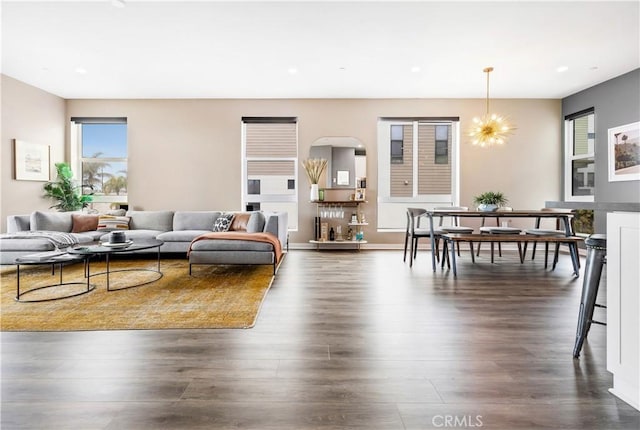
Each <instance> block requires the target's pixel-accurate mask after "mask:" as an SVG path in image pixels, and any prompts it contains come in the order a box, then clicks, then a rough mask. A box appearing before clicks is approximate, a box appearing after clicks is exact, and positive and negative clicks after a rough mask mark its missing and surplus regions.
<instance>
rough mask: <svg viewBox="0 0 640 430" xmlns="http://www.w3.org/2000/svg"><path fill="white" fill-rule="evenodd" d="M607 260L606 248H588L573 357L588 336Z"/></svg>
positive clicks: (578, 353)
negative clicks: (603, 267) (603, 268)
mask: <svg viewBox="0 0 640 430" xmlns="http://www.w3.org/2000/svg"><path fill="white" fill-rule="evenodd" d="M605 261H606V248H602V247H598V248H592V247H589V248H588V249H587V262H586V266H585V274H584V282H583V285H582V297H581V299H580V311H579V314H578V329H577V331H576V343H575V346H574V348H573V357H574V358H578V357H579V356H580V350H582V344H583V343H584V340H585V339H586V337H587V333H588V332H589V328H591V323H592V322H596V323H598V321H593V309H594V307H595V306H596V296H597V295H598V287H599V286H600V278H601V276H602V266H603V264H604V263H605ZM600 324H602V323H600Z"/></svg>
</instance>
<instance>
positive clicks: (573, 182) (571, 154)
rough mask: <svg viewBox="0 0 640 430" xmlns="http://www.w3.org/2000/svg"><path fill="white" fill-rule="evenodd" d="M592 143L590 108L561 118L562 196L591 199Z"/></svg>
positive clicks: (593, 133) (592, 113)
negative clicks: (562, 127)
mask: <svg viewBox="0 0 640 430" xmlns="http://www.w3.org/2000/svg"><path fill="white" fill-rule="evenodd" d="M595 143H596V137H595V112H594V110H593V109H587V110H585V111H581V112H578V113H575V114H573V115H568V116H567V117H566V118H565V154H566V157H565V200H567V201H593V196H594V190H595Z"/></svg>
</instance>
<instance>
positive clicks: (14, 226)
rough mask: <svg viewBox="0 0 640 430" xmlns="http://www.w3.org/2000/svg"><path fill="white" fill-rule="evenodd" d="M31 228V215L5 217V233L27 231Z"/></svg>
mask: <svg viewBox="0 0 640 430" xmlns="http://www.w3.org/2000/svg"><path fill="white" fill-rule="evenodd" d="M30 229H31V215H9V216H8V217H7V233H16V232H18V231H29V230H30Z"/></svg>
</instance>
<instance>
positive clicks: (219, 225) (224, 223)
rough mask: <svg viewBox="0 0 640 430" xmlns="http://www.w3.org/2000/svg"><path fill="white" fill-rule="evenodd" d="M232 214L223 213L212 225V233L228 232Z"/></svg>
mask: <svg viewBox="0 0 640 430" xmlns="http://www.w3.org/2000/svg"><path fill="white" fill-rule="evenodd" d="M233 215H234V214H233V213H223V214H221V215H220V216H219V217H218V218H217V219H216V222H214V223H213V231H218V232H220V231H229V229H230V228H231V223H232V222H233Z"/></svg>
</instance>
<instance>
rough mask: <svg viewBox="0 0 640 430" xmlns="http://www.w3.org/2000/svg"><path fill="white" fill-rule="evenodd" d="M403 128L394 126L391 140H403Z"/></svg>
mask: <svg viewBox="0 0 640 430" xmlns="http://www.w3.org/2000/svg"><path fill="white" fill-rule="evenodd" d="M402 129H403V126H401V125H392V126H391V140H402V138H403V131H402Z"/></svg>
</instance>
